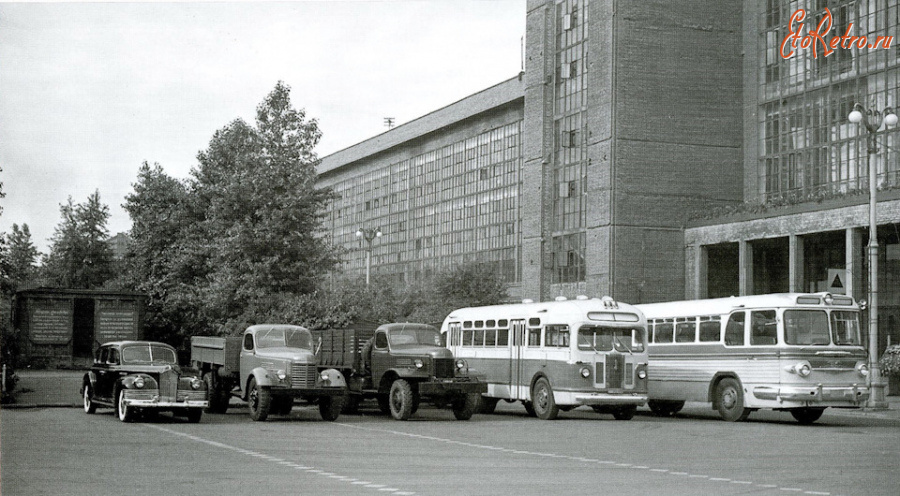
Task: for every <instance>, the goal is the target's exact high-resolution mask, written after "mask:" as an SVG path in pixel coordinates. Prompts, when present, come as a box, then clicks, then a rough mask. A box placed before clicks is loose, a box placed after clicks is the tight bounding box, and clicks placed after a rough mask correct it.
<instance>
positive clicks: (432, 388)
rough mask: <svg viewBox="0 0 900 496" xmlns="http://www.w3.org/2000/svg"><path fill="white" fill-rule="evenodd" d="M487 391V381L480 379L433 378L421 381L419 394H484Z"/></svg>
mask: <svg viewBox="0 0 900 496" xmlns="http://www.w3.org/2000/svg"><path fill="white" fill-rule="evenodd" d="M486 392H487V383H485V382H479V381H469V380H467V381H460V380H458V379H433V380H431V381H428V382H420V383H419V394H421V395H429V396H442V395H451V394H472V393H477V394H483V393H486Z"/></svg>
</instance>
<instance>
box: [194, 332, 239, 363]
mask: <svg viewBox="0 0 900 496" xmlns="http://www.w3.org/2000/svg"><path fill="white" fill-rule="evenodd" d="M241 341H242V338H241V337H240V336H235V337H224V338H219V337H210V336H193V337H191V361H193V362H203V363H212V364H215V365H222V366H224V367H225V368H226V369H227V370H229V371H238V370H240V368H241Z"/></svg>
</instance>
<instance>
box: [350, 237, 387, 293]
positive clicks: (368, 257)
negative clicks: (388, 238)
mask: <svg viewBox="0 0 900 496" xmlns="http://www.w3.org/2000/svg"><path fill="white" fill-rule="evenodd" d="M356 237H357V238H362V239H365V240H366V286H368V285H369V271H370V269H371V267H372V242H373V241H375V238H380V237H381V229H380V228H378V227H376V228H373V229H363V228H359V229H357V230H356Z"/></svg>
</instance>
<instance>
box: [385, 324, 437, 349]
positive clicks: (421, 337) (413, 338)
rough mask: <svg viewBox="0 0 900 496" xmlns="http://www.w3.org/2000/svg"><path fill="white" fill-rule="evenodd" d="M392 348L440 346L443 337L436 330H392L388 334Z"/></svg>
mask: <svg viewBox="0 0 900 496" xmlns="http://www.w3.org/2000/svg"><path fill="white" fill-rule="evenodd" d="M388 339H390V341H391V346H397V345H409V344H424V345H429V346H440V345H441V335H440V334H439V333H438V332H437V330H436V329H434V328H411V329H392V330H391V331H389V332H388Z"/></svg>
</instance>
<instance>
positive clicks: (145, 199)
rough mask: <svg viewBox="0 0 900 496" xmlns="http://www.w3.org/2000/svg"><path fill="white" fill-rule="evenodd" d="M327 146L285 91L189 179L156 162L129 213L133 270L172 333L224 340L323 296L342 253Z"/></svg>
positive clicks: (227, 130) (142, 177)
mask: <svg viewBox="0 0 900 496" xmlns="http://www.w3.org/2000/svg"><path fill="white" fill-rule="evenodd" d="M320 137H321V133H320V131H319V129H318V124H317V122H316V121H315V119H310V120H307V119H306V115H305V113H304V111H302V110H295V109H294V108H293V107H292V106H291V103H290V88H289V87H288V86H287V85H285V84H284V83H282V82H279V83H278V84H277V85H276V86H275V89H274V90H273V91H272V92H271V93H270V94H269V95H268V96H267V97H266V99H265V100H264V101H263V102H262V103H261V104H260V105H259V106H258V107H257V115H256V125H255V126H251V125H249V124H247V123H246V122H244V121H243V120H240V119H238V120H235V121H233V122H231V123H230V124H228V125H227V126H225V127H224V128H222V129H220V130H219V131H217V132H216V133H215V134H214V135H213V137H212V139H211V140H210V143H209V146H208V147H207V149H206V150H204V151H202V152H200V153H199V154H198V157H197V160H198V164H197V166H196V167H195V168H194V169H192V171H191V177H190V178H188V179H187V180H186V181H184V182H179V181H176V180H174V179H172V178H169V177H168V176H166V175H165V174H164V173H163V171H162V169H161V167H159V165H156V166H155V167H153V168H151V167H149V166H148V165H147V164H146V163H145V164H144V166H143V167H142V168H141V171H140V173H139V177H138V182H137V183H136V184H135V192H134V194H132V195H129V196H128V198H127V199H126V200H127V201H126V204H125V209H126V210H127V211H128V212H129V215H130V216H131V218H132V222H133V223H134V227H133V229H132V232H131V238H132V242H133V245H132V249H131V252H130V254H129V256H128V258H127V259H126V263H127V264H128V266H129V267H132V268H134V272H133V274H134V275H135V277H136V278H139V280H138V279H135V280H132V281H131V282H130V283H129V284H130V285H131V286H132V287H134V288H135V289H139V290H143V291H147V292H148V293H149V294H150V295H151V302H150V307H151V311H153V312H154V313H155V317H158V318H160V320H159V322H158V324H160V325H161V326H162V327H160V329H161V332H163V331H162V329H163V327H164V328H166V329H168V330H167V331H165V332H170V331H171V332H174V331H172V330H173V329H176V327H177V328H178V329H181V331H178V332H189V333H191V334H198V333H211V332H216V331H219V332H222V331H223V330H224V329H227V328H228V327H229V326H233V325H239V324H238V323H242V322H248V321H258V320H257V319H259V318H262V316H264V315H267V314H268V313H270V312H271V311H272V308H273V303H274V302H285V301H293V300H295V299H296V298H298V297H300V296H302V295H307V294H310V293H313V292H314V291H316V289H317V287H318V285H319V280H320V279H321V276H322V275H323V274H325V273H327V271H329V270H330V269H331V268H332V267H334V266H335V265H336V264H337V263H338V262H339V261H340V253H341V252H340V251H339V250H338V249H337V248H336V247H334V246H332V245H331V244H330V243H329V240H328V238H327V237H326V236H325V235H324V231H323V225H322V221H323V215H324V207H325V205H326V203H327V201H328V200H329V199H330V198H331V197H332V193H331V191H330V190H327V189H320V188H316V171H315V167H316V165H317V162H318V160H317V158H316V155H315V153H314V152H313V149H314V147H315V145H316V144H317V143H318V140H319V138H320ZM174 337H175V336H173V339H174Z"/></svg>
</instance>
